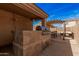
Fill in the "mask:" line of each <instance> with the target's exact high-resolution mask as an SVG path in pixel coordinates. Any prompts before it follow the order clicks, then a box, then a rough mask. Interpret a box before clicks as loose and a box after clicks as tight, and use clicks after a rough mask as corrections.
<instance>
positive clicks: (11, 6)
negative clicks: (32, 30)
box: [0, 3, 48, 19]
mask: <svg viewBox="0 0 79 59" xmlns="http://www.w3.org/2000/svg"><path fill="white" fill-rule="evenodd" d="M0 9H4V10H7V11H9V12H13V13H17V14H20V15H23V16H25V17H29V18H36V19H44V18H47V17H48V15H47V14H46V13H45V12H44V11H42V10H41V9H40V8H38V7H37V6H36V5H35V4H32V3H2V4H0Z"/></svg>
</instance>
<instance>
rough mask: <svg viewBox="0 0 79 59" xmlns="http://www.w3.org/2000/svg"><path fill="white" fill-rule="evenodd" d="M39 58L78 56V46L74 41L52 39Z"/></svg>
mask: <svg viewBox="0 0 79 59" xmlns="http://www.w3.org/2000/svg"><path fill="white" fill-rule="evenodd" d="M40 55H41V56H73V55H74V56H79V44H78V43H77V42H76V40H75V39H70V38H69V39H68V38H66V40H62V39H61V38H59V37H58V38H56V39H54V38H52V44H51V45H50V46H49V47H47V48H46V49H45V50H44V51H43V52H42V53H41V54H40Z"/></svg>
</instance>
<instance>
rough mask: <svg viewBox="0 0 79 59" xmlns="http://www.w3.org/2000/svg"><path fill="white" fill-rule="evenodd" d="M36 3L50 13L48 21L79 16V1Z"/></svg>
mask: <svg viewBox="0 0 79 59" xmlns="http://www.w3.org/2000/svg"><path fill="white" fill-rule="evenodd" d="M36 5H37V6H38V7H39V8H41V9H42V10H43V11H45V12H46V13H47V14H48V15H49V16H48V18H47V19H46V20H47V21H51V20H54V19H59V20H67V19H73V18H79V4H78V3H36Z"/></svg>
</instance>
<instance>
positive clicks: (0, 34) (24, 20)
mask: <svg viewBox="0 0 79 59" xmlns="http://www.w3.org/2000/svg"><path fill="white" fill-rule="evenodd" d="M16 30H32V20H30V18H28V17H23V16H20V15H17V14H13V13H11V12H8V11H4V10H0V46H3V45H6V44H9V43H11V42H12V41H13V38H14V36H13V35H14V34H13V31H14V32H15V31H16Z"/></svg>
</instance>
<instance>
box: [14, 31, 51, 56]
mask: <svg viewBox="0 0 79 59" xmlns="http://www.w3.org/2000/svg"><path fill="white" fill-rule="evenodd" d="M17 33H19V35H18V36H17V37H16V39H15V41H14V42H13V45H14V46H13V47H14V54H15V55H25V56H28V55H29V56H31V55H32V56H33V55H39V54H40V53H41V51H43V49H45V48H46V47H47V45H49V44H50V32H49V33H48V34H46V33H45V34H44V35H42V31H37V32H36V31H22V32H19V31H18V32H17Z"/></svg>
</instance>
